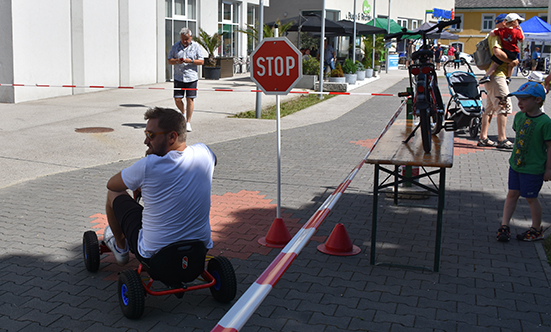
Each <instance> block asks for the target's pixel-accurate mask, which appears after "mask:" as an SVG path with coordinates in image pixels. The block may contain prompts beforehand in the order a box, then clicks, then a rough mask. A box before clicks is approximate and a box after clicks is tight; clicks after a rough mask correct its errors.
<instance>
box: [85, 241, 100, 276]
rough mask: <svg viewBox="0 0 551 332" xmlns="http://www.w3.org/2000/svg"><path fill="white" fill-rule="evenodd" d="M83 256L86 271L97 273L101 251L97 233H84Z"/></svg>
mask: <svg viewBox="0 0 551 332" xmlns="http://www.w3.org/2000/svg"><path fill="white" fill-rule="evenodd" d="M82 255H83V257H84V265H85V266H86V270H88V271H90V272H97V271H98V270H99V261H100V257H99V256H100V249H99V243H98V236H97V234H96V232H94V231H87V232H84V236H83V237H82Z"/></svg>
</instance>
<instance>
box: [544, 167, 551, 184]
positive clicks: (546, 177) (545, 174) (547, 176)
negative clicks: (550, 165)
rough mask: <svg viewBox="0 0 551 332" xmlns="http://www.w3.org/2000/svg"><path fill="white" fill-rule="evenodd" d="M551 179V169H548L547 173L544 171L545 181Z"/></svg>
mask: <svg viewBox="0 0 551 332" xmlns="http://www.w3.org/2000/svg"><path fill="white" fill-rule="evenodd" d="M549 180H551V169H546V170H545V173H543V181H549Z"/></svg>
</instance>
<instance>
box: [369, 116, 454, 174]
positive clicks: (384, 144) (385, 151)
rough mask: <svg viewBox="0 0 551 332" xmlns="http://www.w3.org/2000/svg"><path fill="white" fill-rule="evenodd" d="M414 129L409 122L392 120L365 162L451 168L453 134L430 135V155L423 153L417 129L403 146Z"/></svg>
mask: <svg viewBox="0 0 551 332" xmlns="http://www.w3.org/2000/svg"><path fill="white" fill-rule="evenodd" d="M414 128H415V126H414V125H413V123H412V121H411V120H396V122H394V124H393V125H392V126H391V127H390V128H389V129H388V131H387V132H386V133H385V134H384V135H383V137H382V138H381V139H380V140H379V143H378V144H377V145H376V146H375V148H374V149H373V151H372V152H371V154H370V155H369V157H368V158H367V159H366V162H367V163H369V164H386V165H409V166H426V167H452V166H453V131H445V130H444V129H442V130H441V131H440V133H438V135H432V147H431V151H430V154H427V153H425V151H424V150H423V141H422V139H421V128H419V129H417V131H416V132H415V135H414V136H413V137H412V138H411V139H410V140H409V142H408V143H403V141H405V140H406V138H407V137H408V135H409V134H410V133H411V132H412V131H413V129H414Z"/></svg>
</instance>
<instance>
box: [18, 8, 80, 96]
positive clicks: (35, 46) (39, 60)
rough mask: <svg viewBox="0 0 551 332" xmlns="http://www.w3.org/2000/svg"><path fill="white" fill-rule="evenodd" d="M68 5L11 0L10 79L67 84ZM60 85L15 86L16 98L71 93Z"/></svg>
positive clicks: (69, 50)
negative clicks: (39, 86) (11, 54)
mask: <svg viewBox="0 0 551 332" xmlns="http://www.w3.org/2000/svg"><path fill="white" fill-rule="evenodd" d="M70 18H71V5H70V2H69V1H66V0H50V1H40V0H26V1H12V29H13V40H12V42H13V80H14V83H25V84H71V82H72V74H71V24H70V22H71V19H70ZM71 93H72V91H71V89H64V88H55V89H54V88H26V87H19V88H15V94H14V100H15V101H16V102H21V101H27V100H34V99H40V98H46V97H53V96H61V95H68V94H71Z"/></svg>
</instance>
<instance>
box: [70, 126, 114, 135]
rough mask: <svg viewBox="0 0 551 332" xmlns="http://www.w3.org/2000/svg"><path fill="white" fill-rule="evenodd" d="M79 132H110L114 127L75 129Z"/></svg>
mask: <svg viewBox="0 0 551 332" xmlns="http://www.w3.org/2000/svg"><path fill="white" fill-rule="evenodd" d="M75 131H76V132H77V133H86V134H97V133H109V132H112V131H113V128H107V127H87V128H77V129H75Z"/></svg>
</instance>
